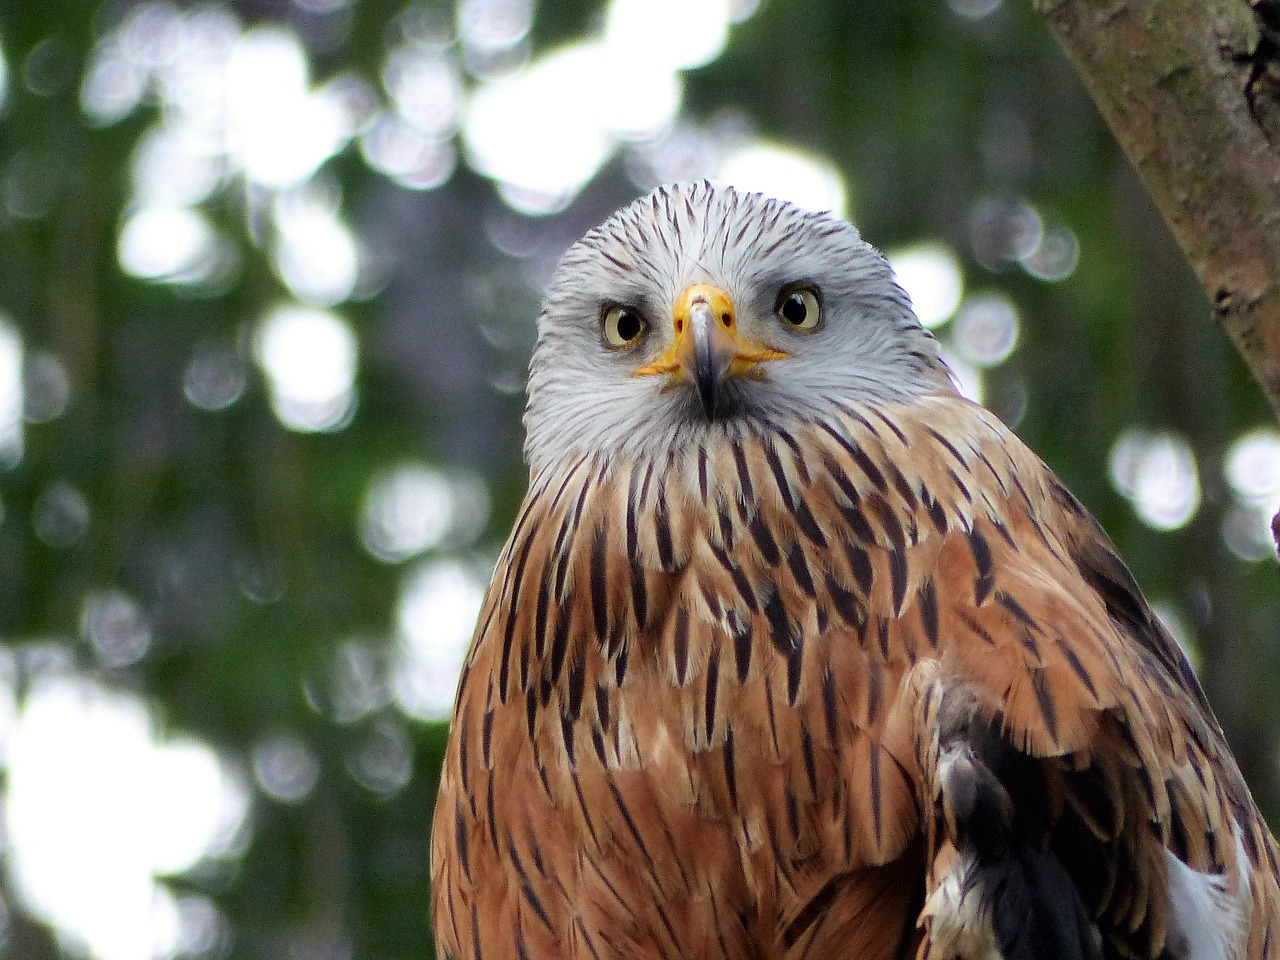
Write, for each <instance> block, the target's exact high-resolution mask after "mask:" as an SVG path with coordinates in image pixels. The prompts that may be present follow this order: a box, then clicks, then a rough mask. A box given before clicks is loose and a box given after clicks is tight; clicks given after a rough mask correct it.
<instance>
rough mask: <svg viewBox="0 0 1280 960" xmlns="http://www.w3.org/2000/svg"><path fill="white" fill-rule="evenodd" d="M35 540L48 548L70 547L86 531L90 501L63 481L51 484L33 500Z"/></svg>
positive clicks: (55, 481)
mask: <svg viewBox="0 0 1280 960" xmlns="http://www.w3.org/2000/svg"><path fill="white" fill-rule="evenodd" d="M32 519H33V521H34V523H35V530H36V536H38V537H39V538H40V539H41V540H43V541H44V542H45V543H47V544H48V545H49V546H51V547H69V546H72V545H73V544H75V543H76V542H78V541H79V540H80V538H81V537H83V536H84V534H85V531H86V530H87V529H88V528H89V501H87V500H86V499H85V498H84V494H83V493H81V492H80V491H79V490H78V489H76V488H75V487H73V486H72V485H71V484H69V483H67V482H66V481H65V480H54V481H53V482H52V483H50V484H49V486H47V487H46V488H45V489H44V492H43V493H42V494H40V497H39V498H38V499H37V500H36V507H35V516H34V517H33V518H32Z"/></svg>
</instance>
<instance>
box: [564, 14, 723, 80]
mask: <svg viewBox="0 0 1280 960" xmlns="http://www.w3.org/2000/svg"><path fill="white" fill-rule="evenodd" d="M729 16H730V10H729V3H728V0H612V2H611V3H610V4H609V10H608V12H607V13H606V14H605V27H604V39H605V43H606V45H608V46H610V47H613V48H614V49H615V50H616V51H617V53H618V55H619V58H618V60H617V62H618V63H632V64H634V63H635V62H636V61H638V60H640V59H641V58H642V57H643V59H644V60H645V61H647V62H648V64H650V65H651V66H656V67H661V68H663V69H665V70H666V71H668V72H674V71H676V70H689V69H693V68H695V67H701V66H703V65H705V64H707V63H710V62H711V61H712V60H714V59H715V58H716V57H717V56H719V54H720V51H721V50H723V49H724V44H725V40H726V38H727V37H728V28H729ZM640 51H643V54H642V55H640ZM586 82H590V81H586Z"/></svg>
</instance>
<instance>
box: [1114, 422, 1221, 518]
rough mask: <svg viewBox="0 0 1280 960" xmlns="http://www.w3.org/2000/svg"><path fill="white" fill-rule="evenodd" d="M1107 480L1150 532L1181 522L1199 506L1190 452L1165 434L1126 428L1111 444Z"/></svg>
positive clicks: (1196, 474) (1183, 443)
mask: <svg viewBox="0 0 1280 960" xmlns="http://www.w3.org/2000/svg"><path fill="white" fill-rule="evenodd" d="M1110 468H1111V481H1112V483H1113V484H1114V485H1115V488H1116V490H1118V491H1119V492H1120V493H1121V495H1123V496H1124V497H1126V498H1127V499H1128V500H1129V501H1130V503H1132V504H1133V508H1134V510H1135V511H1136V512H1137V514H1138V517H1139V519H1141V520H1142V522H1143V523H1145V524H1146V525H1147V526H1149V527H1151V528H1153V529H1155V530H1176V529H1178V528H1179V527H1182V526H1184V525H1185V524H1186V523H1187V522H1188V521H1189V520H1190V519H1191V518H1192V517H1193V516H1195V513H1196V510H1197V509H1199V507H1200V475H1199V471H1198V470H1197V469H1196V460H1195V454H1194V453H1193V452H1192V450H1191V447H1190V445H1189V444H1188V443H1187V442H1186V440H1184V439H1183V438H1182V437H1180V436H1178V435H1176V434H1174V433H1170V432H1158V433H1147V432H1144V431H1141V430H1127V431H1125V432H1124V433H1122V434H1121V435H1120V437H1119V438H1118V439H1117V440H1116V442H1115V444H1114V445H1113V446H1112V448H1111V457H1110Z"/></svg>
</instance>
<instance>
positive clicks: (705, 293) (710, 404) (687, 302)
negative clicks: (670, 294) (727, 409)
mask: <svg viewBox="0 0 1280 960" xmlns="http://www.w3.org/2000/svg"><path fill="white" fill-rule="evenodd" d="M672 325H673V327H674V328H675V339H674V341H673V342H672V344H671V346H670V347H668V348H667V349H666V350H664V351H663V352H662V353H661V354H659V355H658V357H657V358H656V359H655V360H654V361H653V362H652V363H650V364H648V365H647V366H644V367H641V368H640V369H639V370H637V371H636V372H635V373H634V374H633V376H637V377H649V376H657V375H659V374H666V375H668V376H669V378H670V380H669V382H670V383H681V382H684V381H692V382H693V384H694V386H695V387H696V388H697V391H698V399H699V400H700V401H701V402H702V410H703V412H704V413H705V414H706V415H707V417H708V418H714V417H715V414H716V403H717V399H718V397H719V395H720V388H721V385H722V384H723V383H724V382H725V381H726V380H727V379H729V378H730V377H734V376H748V377H757V378H762V377H763V372H762V371H761V370H760V369H759V365H760V364H761V363H764V362H766V361H768V360H781V359H783V358H784V357H786V356H788V354H786V353H783V352H782V351H780V350H774V349H772V348H770V347H766V346H764V345H762V344H759V343H756V342H754V341H752V340H748V339H747V338H745V337H743V336H741V335H740V334H739V332H738V319H737V312H736V310H735V308H734V304H733V299H732V298H731V297H730V296H729V294H727V293H726V292H725V291H724V290H722V289H721V288H720V287H717V286H713V285H712V284H709V283H695V284H693V285H692V286H690V287H686V288H685V290H684V291H683V292H682V293H681V294H680V296H679V297H677V298H676V304H675V310H674V311H673V313H672Z"/></svg>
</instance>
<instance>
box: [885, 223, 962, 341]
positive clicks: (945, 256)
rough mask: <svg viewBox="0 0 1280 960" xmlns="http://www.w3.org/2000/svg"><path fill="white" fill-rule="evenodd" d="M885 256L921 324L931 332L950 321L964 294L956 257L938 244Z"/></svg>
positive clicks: (921, 246) (907, 249)
mask: <svg viewBox="0 0 1280 960" xmlns="http://www.w3.org/2000/svg"><path fill="white" fill-rule="evenodd" d="M887 256H888V260H889V265H890V266H891V267H893V272H894V275H895V276H896V277H897V279H898V284H899V285H900V286H901V287H902V289H903V290H905V291H906V292H907V296H909V297H910V298H911V305H912V307H913V308H914V309H915V312H916V316H917V317H919V319H920V322H921V323H922V324H923V325H924V326H925V327H926V328H927V329H933V328H935V327H939V326H941V325H942V324H944V323H946V322H947V321H948V320H950V319H951V316H952V315H953V314H954V313H955V312H956V307H958V306H959V305H960V298H961V295H962V294H963V293H964V277H963V274H961V272H960V264H959V263H958V262H957V261H956V257H955V254H954V253H952V252H951V250H950V249H949V248H948V247H946V246H944V245H943V244H941V243H920V244H917V245H915V246H912V247H907V248H905V249H902V250H896V251H894V252H892V253H889V254H888V255H887Z"/></svg>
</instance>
